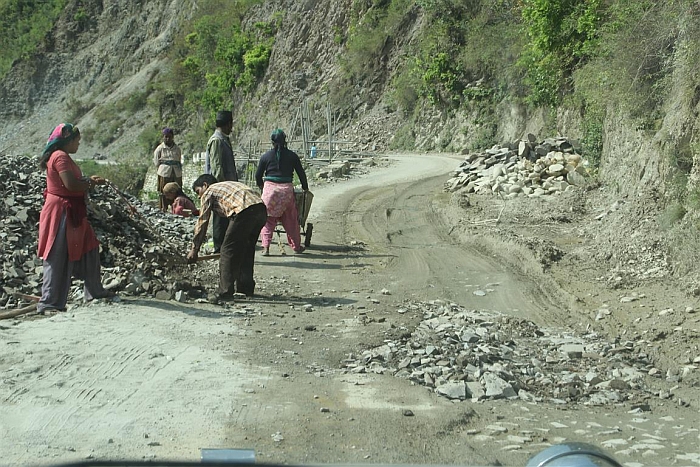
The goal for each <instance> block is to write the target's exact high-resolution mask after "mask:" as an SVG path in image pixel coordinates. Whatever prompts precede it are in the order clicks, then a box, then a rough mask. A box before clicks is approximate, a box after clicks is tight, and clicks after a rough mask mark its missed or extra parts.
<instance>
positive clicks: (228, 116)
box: [216, 110, 233, 123]
mask: <svg viewBox="0 0 700 467" xmlns="http://www.w3.org/2000/svg"><path fill="white" fill-rule="evenodd" d="M216 121H217V122H225V123H228V122H232V121H233V112H231V111H230V110H219V111H218V112H216Z"/></svg>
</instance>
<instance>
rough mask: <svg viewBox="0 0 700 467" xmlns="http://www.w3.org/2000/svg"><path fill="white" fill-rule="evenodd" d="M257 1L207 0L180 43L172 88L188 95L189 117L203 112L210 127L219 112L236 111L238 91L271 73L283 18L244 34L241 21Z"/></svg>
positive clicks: (170, 82)
mask: <svg viewBox="0 0 700 467" xmlns="http://www.w3.org/2000/svg"><path fill="white" fill-rule="evenodd" d="M256 3H259V1H254V0H205V1H203V2H200V3H199V9H198V16H197V17H196V18H195V19H194V20H193V21H192V23H191V26H190V27H189V28H188V29H187V30H186V31H185V32H184V33H183V35H182V36H181V38H180V39H179V40H178V43H177V47H176V48H175V51H174V55H175V59H176V66H175V69H174V73H173V75H172V76H171V77H170V78H169V79H168V83H167V87H169V88H171V89H172V92H173V93H175V94H176V95H179V96H184V100H183V106H184V108H185V113H190V114H192V113H198V114H204V115H205V119H206V124H205V126H206V127H209V128H210V127H211V126H212V123H213V118H214V115H215V113H216V111H217V110H219V109H223V108H231V107H232V96H233V94H234V93H235V92H237V91H238V92H241V93H243V94H246V93H250V92H252V91H253V90H254V88H255V85H256V84H257V83H258V81H259V80H260V79H261V78H262V76H263V75H264V74H265V72H266V70H267V66H268V63H269V60H270V53H271V51H272V45H273V44H274V36H275V34H276V33H277V29H278V28H279V26H280V24H281V21H282V17H283V15H282V14H281V13H279V12H278V13H275V14H274V15H272V17H271V20H270V21H269V22H258V23H256V24H255V25H254V27H253V28H252V30H244V29H243V26H242V19H243V17H244V16H245V13H246V12H247V11H248V10H249V8H250V7H251V6H252V5H254V4H256Z"/></svg>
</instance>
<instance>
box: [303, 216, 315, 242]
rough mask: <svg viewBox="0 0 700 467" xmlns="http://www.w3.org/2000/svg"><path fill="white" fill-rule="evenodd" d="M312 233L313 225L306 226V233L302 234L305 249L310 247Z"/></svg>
mask: <svg viewBox="0 0 700 467" xmlns="http://www.w3.org/2000/svg"><path fill="white" fill-rule="evenodd" d="M313 231H314V225H313V224H312V223H311V222H309V223H308V224H306V232H305V233H304V246H305V247H308V246H309V245H311V234H312V233H313Z"/></svg>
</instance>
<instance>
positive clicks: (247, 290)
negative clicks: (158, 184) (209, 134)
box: [187, 174, 267, 301]
mask: <svg viewBox="0 0 700 467" xmlns="http://www.w3.org/2000/svg"><path fill="white" fill-rule="evenodd" d="M192 190H193V191H194V192H195V193H197V196H199V198H200V201H201V211H200V215H199V219H197V224H196V225H195V228H194V239H193V240H192V249H191V250H190V252H189V253H187V261H188V262H190V263H193V262H195V261H197V258H198V256H199V249H200V247H201V246H202V243H204V241H205V239H206V235H207V227H208V225H209V218H210V216H211V214H212V213H216V214H218V215H219V216H221V217H224V218H227V219H228V221H229V222H228V227H227V228H226V234H225V235H224V239H223V242H222V244H221V257H220V258H219V290H218V293H219V295H218V297H217V298H218V300H221V301H230V300H232V299H233V294H234V293H235V292H238V293H242V294H245V295H247V296H249V297H251V296H253V293H254V291H255V280H253V265H254V262H255V244H256V243H257V241H258V236H259V235H260V230H262V228H263V226H264V225H265V222H267V209H266V208H265V204H264V203H263V200H262V198H260V195H258V194H257V193H256V192H255V191H253V189H252V188H250V187H249V186H248V185H246V184H244V183H240V182H232V181H223V182H218V181H217V179H216V177H214V176H213V175H210V174H204V175H200V176H199V178H197V180H195V181H194V183H193V184H192Z"/></svg>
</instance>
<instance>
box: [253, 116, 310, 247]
mask: <svg viewBox="0 0 700 467" xmlns="http://www.w3.org/2000/svg"><path fill="white" fill-rule="evenodd" d="M270 139H271V140H272V146H273V147H272V149H270V150H269V151H267V152H266V153H265V154H263V155H262V157H261V158H260V162H258V169H257V171H256V172H255V182H256V183H257V185H258V187H259V188H260V189H261V190H262V199H263V202H264V203H265V207H267V223H266V224H265V227H263V229H262V232H261V234H260V235H261V237H262V246H263V253H262V254H263V256H268V255H269V254H270V243H272V233H273V232H274V231H275V227H276V226H277V222H281V223H282V227H283V228H284V231H285V232H286V233H287V241H288V242H289V246H290V247H292V250H294V252H296V253H301V252H302V251H304V245H303V244H302V243H301V231H300V229H299V219H298V212H297V205H296V200H295V198H294V185H293V180H294V172H296V174H297V176H298V177H299V182H300V183H301V188H302V189H303V190H304V191H308V190H309V182H308V181H307V179H306V172H305V171H304V168H303V167H302V166H301V160H299V156H298V155H297V154H296V153H295V152H294V151H292V150H290V149H288V148H287V135H285V134H284V131H282V130H280V129H279V128H278V129H276V130H275V131H273V132H272V135H271V136H270Z"/></svg>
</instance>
